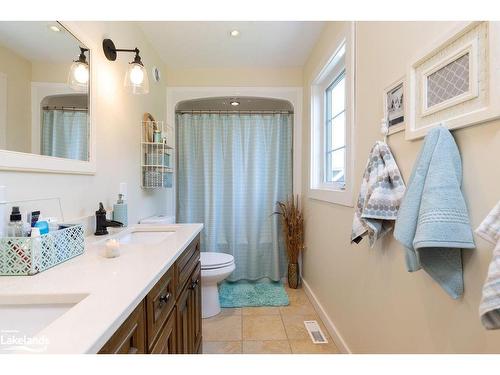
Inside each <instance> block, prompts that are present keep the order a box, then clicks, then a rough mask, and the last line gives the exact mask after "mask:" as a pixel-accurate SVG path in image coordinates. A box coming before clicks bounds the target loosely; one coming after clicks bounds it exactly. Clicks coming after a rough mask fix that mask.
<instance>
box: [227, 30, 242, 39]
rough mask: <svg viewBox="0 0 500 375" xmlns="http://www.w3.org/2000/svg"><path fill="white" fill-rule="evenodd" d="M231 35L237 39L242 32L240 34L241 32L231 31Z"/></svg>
mask: <svg viewBox="0 0 500 375" xmlns="http://www.w3.org/2000/svg"><path fill="white" fill-rule="evenodd" d="M229 35H231V36H232V37H234V38H236V37H237V36H240V32H239V30H231V32H230V33H229Z"/></svg>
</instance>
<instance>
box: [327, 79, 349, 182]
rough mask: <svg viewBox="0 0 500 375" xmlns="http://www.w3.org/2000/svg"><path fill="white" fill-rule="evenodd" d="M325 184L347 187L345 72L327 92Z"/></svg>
mask: <svg viewBox="0 0 500 375" xmlns="http://www.w3.org/2000/svg"><path fill="white" fill-rule="evenodd" d="M325 99H326V105H325V118H326V123H325V127H326V129H325V134H326V137H325V138H326V140H325V141H326V145H325V148H326V155H325V158H326V159H325V160H326V162H325V167H326V169H325V182H327V183H337V184H338V187H339V188H341V189H342V188H344V186H345V151H346V150H345V70H342V72H341V73H340V74H339V75H338V76H337V77H336V78H335V80H334V81H333V83H332V84H331V85H330V86H328V88H327V89H326V91H325Z"/></svg>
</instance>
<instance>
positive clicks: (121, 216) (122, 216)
mask: <svg viewBox="0 0 500 375" xmlns="http://www.w3.org/2000/svg"><path fill="white" fill-rule="evenodd" d="M123 198H124V197H123V194H122V193H120V194H118V201H117V202H116V203H115V204H114V205H113V220H115V221H119V222H120V223H122V224H123V226H124V227H126V226H127V225H128V212H127V203H126V202H125V200H124V199H123Z"/></svg>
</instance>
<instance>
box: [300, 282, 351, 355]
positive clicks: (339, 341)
mask: <svg viewBox="0 0 500 375" xmlns="http://www.w3.org/2000/svg"><path fill="white" fill-rule="evenodd" d="M302 285H303V286H304V291H305V292H306V295H307V296H308V297H309V300H310V301H311V303H312V305H313V307H314V309H315V310H316V312H317V313H318V315H319V317H320V318H321V320H322V321H323V323H324V324H325V327H326V329H327V330H328V333H329V334H330V336H331V337H332V339H333V342H334V343H335V345H336V346H337V348H338V349H339V350H340V352H341V353H344V354H352V352H351V350H350V349H349V347H348V346H347V344H346V342H345V340H344V338H343V337H342V335H341V334H340V332H339V330H338V329H337V327H335V324H333V322H332V321H331V319H330V318H329V317H328V315H327V314H326V312H325V309H324V308H323V306H321V303H320V302H319V301H318V299H317V298H316V295H315V294H314V292H313V291H312V290H311V287H310V286H309V284H308V283H307V281H306V280H304V279H302Z"/></svg>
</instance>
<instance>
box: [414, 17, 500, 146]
mask: <svg viewBox="0 0 500 375" xmlns="http://www.w3.org/2000/svg"><path fill="white" fill-rule="evenodd" d="M414 61H415V62H414V63H413V64H412V65H411V67H410V71H409V74H408V77H409V79H408V82H409V90H408V91H409V92H408V104H409V105H408V111H407V113H408V118H407V119H406V132H405V134H406V139H409V140H411V139H417V138H421V137H423V136H425V135H426V134H427V132H428V131H429V129H432V128H433V127H435V126H438V125H444V126H446V127H447V128H448V129H458V128H463V127H466V126H471V125H476V124H479V123H483V122H487V121H490V120H493V119H495V118H499V117H500V101H498V100H492V98H498V97H500V70H499V69H498V66H499V65H500V24H499V23H498V22H488V21H480V22H463V21H462V22H456V23H455V26H454V27H452V28H451V29H450V31H449V32H448V33H446V34H445V35H442V36H441V37H440V38H439V39H438V40H436V41H435V42H434V44H433V45H431V46H430V48H428V49H426V50H424V51H422V52H421V53H420V54H419V55H418V56H417V57H416V58H415V59H414Z"/></svg>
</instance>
